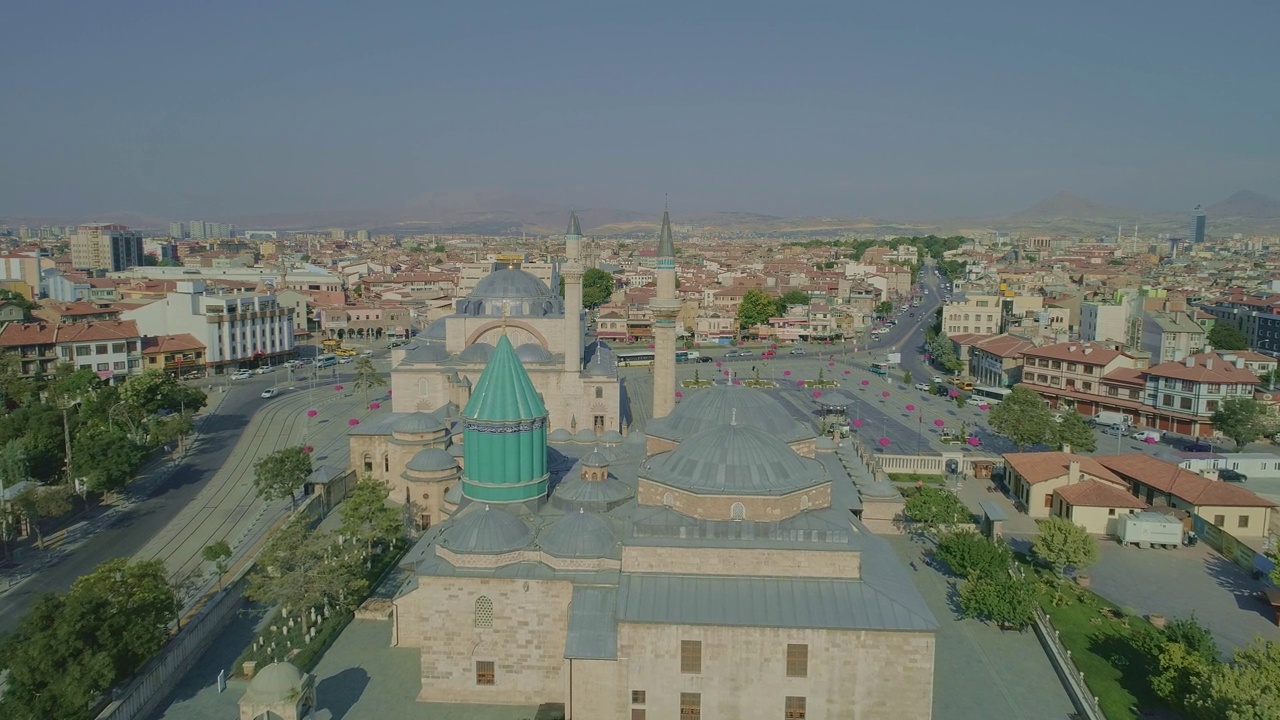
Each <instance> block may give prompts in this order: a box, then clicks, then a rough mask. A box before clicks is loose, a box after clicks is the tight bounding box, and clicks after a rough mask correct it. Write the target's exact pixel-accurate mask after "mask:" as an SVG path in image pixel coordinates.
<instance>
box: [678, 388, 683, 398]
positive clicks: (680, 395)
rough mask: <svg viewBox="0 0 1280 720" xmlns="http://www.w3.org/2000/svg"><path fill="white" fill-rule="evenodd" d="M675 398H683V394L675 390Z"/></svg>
mask: <svg viewBox="0 0 1280 720" xmlns="http://www.w3.org/2000/svg"><path fill="white" fill-rule="evenodd" d="M676 397H678V398H682V397H684V393H682V392H680V391H679V390H677V391H676Z"/></svg>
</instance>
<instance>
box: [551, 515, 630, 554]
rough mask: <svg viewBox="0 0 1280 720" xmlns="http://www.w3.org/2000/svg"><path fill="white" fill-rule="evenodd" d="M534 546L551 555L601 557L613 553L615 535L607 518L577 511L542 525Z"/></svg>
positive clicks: (616, 541) (615, 540) (615, 546)
mask: <svg viewBox="0 0 1280 720" xmlns="http://www.w3.org/2000/svg"><path fill="white" fill-rule="evenodd" d="M538 546H539V547H541V548H542V549H543V550H544V551H545V552H546V553H547V554H548V555H552V556H554V557H562V558H603V557H611V556H613V555H616V554H617V551H618V536H617V535H616V534H615V533H614V531H613V527H612V526H610V525H609V521H607V520H605V519H604V518H602V517H600V516H599V515H596V514H595V513H589V512H583V511H581V510H579V511H578V512H571V513H567V514H566V515H565V516H564V517H562V518H560V519H559V520H557V521H555V522H554V523H552V524H550V525H548V526H547V527H546V528H544V529H543V530H542V532H541V533H540V534H539V535H538Z"/></svg>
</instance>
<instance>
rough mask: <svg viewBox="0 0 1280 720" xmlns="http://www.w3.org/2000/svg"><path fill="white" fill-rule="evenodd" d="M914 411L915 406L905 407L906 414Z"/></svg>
mask: <svg viewBox="0 0 1280 720" xmlns="http://www.w3.org/2000/svg"><path fill="white" fill-rule="evenodd" d="M915 409H916V406H915V405H908V406H907V412H911V411H912V410H915Z"/></svg>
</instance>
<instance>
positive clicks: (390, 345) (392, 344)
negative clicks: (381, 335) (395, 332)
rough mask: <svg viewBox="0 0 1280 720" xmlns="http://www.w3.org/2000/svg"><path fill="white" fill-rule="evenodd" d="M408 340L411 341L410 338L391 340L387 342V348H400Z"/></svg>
mask: <svg viewBox="0 0 1280 720" xmlns="http://www.w3.org/2000/svg"><path fill="white" fill-rule="evenodd" d="M408 342H409V341H408V340H392V341H391V342H389V343H387V349H388V350H390V349H391V348H398V347H400V346H401V345H404V344H406V343H408Z"/></svg>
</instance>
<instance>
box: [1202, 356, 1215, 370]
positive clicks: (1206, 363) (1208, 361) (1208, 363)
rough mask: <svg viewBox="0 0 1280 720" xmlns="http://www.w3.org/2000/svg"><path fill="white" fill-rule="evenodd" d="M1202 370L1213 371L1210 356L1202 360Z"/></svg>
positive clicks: (1211, 357)
mask: <svg viewBox="0 0 1280 720" xmlns="http://www.w3.org/2000/svg"><path fill="white" fill-rule="evenodd" d="M1204 369H1205V370H1212V369H1213V356H1212V355H1210V356H1208V357H1206V358H1205V359H1204Z"/></svg>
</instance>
